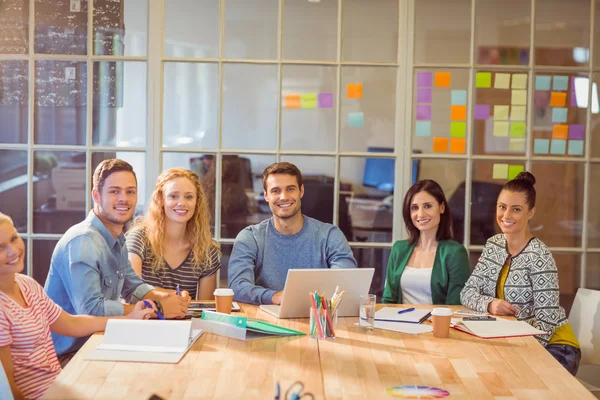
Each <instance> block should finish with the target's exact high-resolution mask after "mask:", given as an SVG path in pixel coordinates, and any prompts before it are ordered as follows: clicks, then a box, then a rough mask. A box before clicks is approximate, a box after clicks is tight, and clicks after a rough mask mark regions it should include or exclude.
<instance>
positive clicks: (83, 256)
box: [44, 211, 154, 355]
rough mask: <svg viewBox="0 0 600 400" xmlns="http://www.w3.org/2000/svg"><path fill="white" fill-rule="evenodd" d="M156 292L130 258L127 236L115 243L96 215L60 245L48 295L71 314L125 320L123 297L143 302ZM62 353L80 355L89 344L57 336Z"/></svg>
mask: <svg viewBox="0 0 600 400" xmlns="http://www.w3.org/2000/svg"><path fill="white" fill-rule="evenodd" d="M152 289H154V287H152V286H150V285H147V284H145V283H144V282H143V281H142V280H141V279H140V278H139V277H138V276H137V275H136V273H135V271H134V270H133V268H132V267H131V263H130V262H129V259H128V258H127V247H126V245H125V236H124V235H123V234H121V235H119V237H118V238H116V239H115V238H114V237H113V236H112V235H111V234H110V232H109V231H108V229H106V227H105V226H104V224H103V223H102V221H100V219H98V217H96V215H95V214H94V211H90V213H89V214H88V217H87V218H86V219H85V220H84V221H83V222H80V223H79V224H77V225H74V226H72V227H71V228H69V230H68V231H67V232H66V233H65V234H64V235H63V237H62V238H61V239H60V240H59V241H58V243H57V244H56V247H55V248H54V253H53V254H52V260H51V262H50V271H49V272H48V277H47V278H46V284H45V285H44V290H45V291H46V293H47V294H48V296H49V297H50V298H51V299H52V300H53V301H54V302H55V303H56V304H58V305H59V306H61V307H62V309H63V310H64V311H66V312H68V313H69V314H73V315H77V314H84V315H97V316H111V315H123V314H124V311H125V309H124V307H123V303H121V301H120V298H121V297H122V298H123V299H125V301H127V302H128V303H136V302H138V301H140V300H141V299H142V298H143V297H144V296H145V295H146V294H147V293H148V292H149V291H151V290H152ZM52 340H53V341H54V346H55V347H56V352H57V354H59V355H60V354H63V353H68V352H73V351H77V350H78V349H79V348H80V347H81V346H82V345H83V344H84V343H85V341H86V340H87V337H86V338H78V339H75V338H71V337H67V336H62V335H58V334H55V333H52Z"/></svg>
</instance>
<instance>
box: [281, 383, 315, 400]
mask: <svg viewBox="0 0 600 400" xmlns="http://www.w3.org/2000/svg"><path fill="white" fill-rule="evenodd" d="M303 392H304V383H302V382H300V381H296V382H294V383H292V386H290V387H289V389H288V390H287V391H286V392H285V397H284V400H300V399H304V398H307V399H312V400H315V396H313V394H312V393H309V392H304V393H303Z"/></svg>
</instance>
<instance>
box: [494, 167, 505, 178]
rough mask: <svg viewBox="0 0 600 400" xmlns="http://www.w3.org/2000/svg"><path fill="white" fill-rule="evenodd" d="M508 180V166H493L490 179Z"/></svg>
mask: <svg viewBox="0 0 600 400" xmlns="http://www.w3.org/2000/svg"><path fill="white" fill-rule="evenodd" d="M506 178H508V164H494V167H493V169H492V179H506Z"/></svg>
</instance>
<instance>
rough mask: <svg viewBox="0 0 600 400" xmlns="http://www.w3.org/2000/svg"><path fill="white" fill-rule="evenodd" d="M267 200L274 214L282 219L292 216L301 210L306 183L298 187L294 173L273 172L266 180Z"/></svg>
mask: <svg viewBox="0 0 600 400" xmlns="http://www.w3.org/2000/svg"><path fill="white" fill-rule="evenodd" d="M266 188H267V189H266V190H265V200H266V201H267V203H269V208H270V209H271V212H272V213H273V215H274V216H276V217H278V218H281V219H288V218H292V217H294V216H296V215H298V213H299V212H300V209H301V200H300V199H301V198H302V196H303V195H304V185H302V187H298V180H297V179H296V177H295V176H293V175H288V174H271V175H269V177H268V178H267V180H266Z"/></svg>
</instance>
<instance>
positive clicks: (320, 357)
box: [43, 304, 594, 400]
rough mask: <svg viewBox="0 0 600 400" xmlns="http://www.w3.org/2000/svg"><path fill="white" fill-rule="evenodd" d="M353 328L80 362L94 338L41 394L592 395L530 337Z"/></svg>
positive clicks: (299, 324) (346, 321) (61, 398)
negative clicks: (419, 389)
mask: <svg viewBox="0 0 600 400" xmlns="http://www.w3.org/2000/svg"><path fill="white" fill-rule="evenodd" d="M241 306H242V311H243V313H242V315H243V314H245V315H246V316H248V317H256V318H260V319H263V320H267V321H269V322H275V323H278V324H279V325H282V326H286V327H290V328H293V329H299V330H302V331H304V332H307V331H308V319H291V320H277V319H275V318H274V317H271V316H269V315H268V314H266V313H264V312H262V311H260V310H259V309H258V307H256V306H250V305H247V304H241ZM386 306H389V305H386ZM379 307H381V305H380V306H379ZM403 307H405V306H403ZM417 307H418V306H417ZM452 308H453V309H459V308H461V309H462V308H463V307H452ZM355 322H357V318H340V319H339V320H338V328H337V334H338V337H337V338H336V339H333V340H316V339H310V338H309V337H308V336H302V337H283V338H276V339H260V340H256V341H248V342H243V341H238V340H234V339H228V338H225V337H221V336H216V335H212V334H207V333H205V334H203V335H202V337H201V338H200V339H199V340H198V341H197V342H196V344H195V345H194V346H193V347H192V349H190V351H189V352H188V353H187V354H186V355H185V356H184V358H183V359H182V360H181V361H180V362H179V364H143V363H117V362H102V361H85V360H84V356H85V354H86V353H87V352H89V351H90V350H91V349H93V348H94V347H95V346H96V345H97V344H98V343H100V342H101V340H102V334H96V335H94V336H92V337H91V338H90V340H88V342H87V343H86V344H85V345H84V347H83V348H82V349H81V350H80V351H79V352H78V353H77V355H76V356H75V357H74V358H73V360H72V361H71V362H70V363H69V364H68V365H67V367H66V368H65V369H64V371H63V372H62V373H61V374H60V375H59V376H58V379H57V380H56V382H55V383H54V384H53V385H52V386H51V387H50V389H49V390H48V392H46V394H45V396H44V397H43V398H44V399H57V400H66V399H144V400H146V399H148V398H149V397H150V396H151V395H152V394H153V393H155V394H157V395H159V396H161V397H163V398H165V399H169V400H177V399H261V400H268V399H272V398H273V394H274V388H275V382H277V381H279V382H280V383H281V385H282V386H281V387H282V389H283V390H286V389H287V388H288V387H289V386H290V385H291V384H292V383H293V382H294V381H296V380H300V381H302V382H304V384H305V385H306V390H307V391H309V392H312V393H313V394H314V395H315V398H316V399H369V400H371V399H391V398H393V397H392V396H390V395H388V394H386V393H385V389H386V388H388V387H391V386H398V385H426V386H434V387H439V388H443V389H446V390H448V391H449V392H450V394H451V397H449V398H451V399H465V398H470V399H478V400H480V399H494V398H502V399H503V400H508V399H575V398H576V399H594V397H593V396H592V395H591V394H590V392H588V391H587V390H586V389H585V388H584V387H583V386H582V385H581V384H580V383H579V382H578V381H577V380H576V379H575V378H574V377H572V376H571V375H570V374H569V373H568V372H567V371H566V370H565V369H564V368H563V367H562V366H561V365H560V364H559V363H558V362H557V361H556V360H554V358H553V357H552V356H551V355H550V354H549V353H548V352H547V351H546V350H545V349H544V348H543V347H542V346H541V345H540V344H539V343H538V342H537V340H536V339H534V338H533V337H524V338H512V339H493V340H484V339H477V338H475V337H473V336H470V335H468V334H466V333H462V332H459V331H455V330H451V332H450V338H449V339H435V338H433V336H432V334H431V333H426V334H422V335H416V336H412V335H405V334H400V333H396V332H391V331H383V330H374V331H373V332H371V333H368V334H365V333H362V332H359V330H358V326H355V325H354V323H355ZM167 323H168V322H167Z"/></svg>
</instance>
